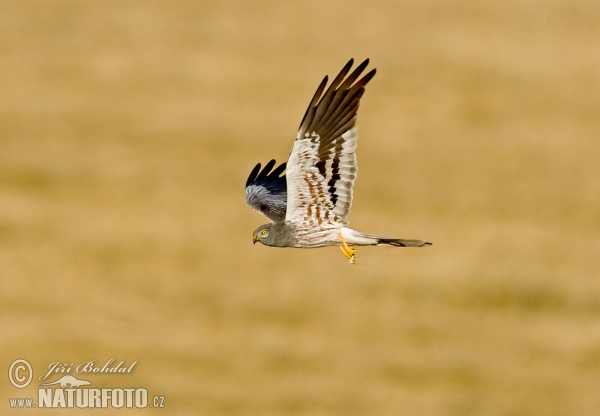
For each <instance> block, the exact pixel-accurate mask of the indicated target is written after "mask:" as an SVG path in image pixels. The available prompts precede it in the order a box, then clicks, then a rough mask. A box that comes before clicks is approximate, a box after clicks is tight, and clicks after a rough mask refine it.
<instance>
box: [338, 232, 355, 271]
mask: <svg viewBox="0 0 600 416" xmlns="http://www.w3.org/2000/svg"><path fill="white" fill-rule="evenodd" d="M338 237H340V240H341V241H342V244H343V246H340V250H342V253H344V256H346V258H347V259H348V261H349V262H350V264H355V262H356V250H354V249H353V248H352V247H350V246H348V244H346V240H344V236H343V235H342V233H341V232H340V233H338Z"/></svg>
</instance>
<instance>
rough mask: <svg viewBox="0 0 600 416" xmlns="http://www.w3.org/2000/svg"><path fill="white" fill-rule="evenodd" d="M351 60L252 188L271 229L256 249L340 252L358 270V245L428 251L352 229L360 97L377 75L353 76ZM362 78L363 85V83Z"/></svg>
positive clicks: (250, 197)
mask: <svg viewBox="0 0 600 416" xmlns="http://www.w3.org/2000/svg"><path fill="white" fill-rule="evenodd" d="M353 63H354V60H353V59H351V60H350V61H349V62H348V63H347V64H346V66H344V68H343V69H342V70H341V72H340V73H339V74H338V76H337V77H336V78H335V79H334V80H333V82H332V83H331V85H329V88H327V91H325V93H323V91H324V90H325V86H326V85H327V80H328V78H327V77H325V79H323V81H322V82H321V84H320V85H319V87H318V88H317V91H316V92H315V95H314V96H313V98H312V100H311V101H310V104H309V105H308V109H307V110H306V113H305V114H304V117H303V118H302V122H301V123H300V129H299V130H298V134H297V135H296V140H295V141H294V146H293V147H292V151H291V152H290V156H289V158H288V161H287V172H286V174H285V175H282V173H283V171H284V170H286V164H285V163H282V164H281V165H279V166H278V167H277V168H275V169H273V168H274V167H275V165H276V163H275V160H271V161H270V162H269V163H267V165H266V166H265V167H264V168H263V169H262V170H261V165H260V163H259V164H257V165H256V166H255V167H254V169H253V170H252V172H251V173H250V176H249V177H248V180H247V181H246V202H247V203H248V205H250V206H251V207H252V208H254V209H255V210H257V211H259V212H261V213H262V214H264V215H265V216H266V217H267V218H269V219H270V220H271V221H272V222H271V223H269V224H265V225H261V226H260V227H258V228H257V229H256V231H254V235H253V240H254V243H255V244H256V242H260V243H262V244H265V245H267V246H273V247H300V248H315V247H324V246H339V247H340V249H341V250H342V253H343V254H344V255H345V256H346V258H347V259H348V260H349V261H350V263H352V264H354V263H355V259H356V250H355V249H353V248H352V247H351V246H373V245H387V246H395V247H423V246H427V245H431V243H427V242H425V241H421V240H402V239H399V238H390V237H382V236H379V235H374V234H367V233H362V232H359V231H355V230H352V229H350V228H348V224H349V221H348V215H349V214H350V207H351V205H352V186H353V185H354V180H355V179H356V170H357V167H356V155H355V150H356V142H357V140H358V132H357V130H358V126H357V125H356V119H357V113H358V106H359V103H360V98H361V97H362V96H363V94H364V92H365V86H366V85H367V83H368V82H369V81H370V80H371V79H372V78H373V76H375V71H376V70H375V69H373V70H371V71H370V72H368V73H367V74H366V75H364V76H363V77H362V78H360V79H358V78H359V77H360V75H361V74H362V72H363V71H364V70H365V68H366V67H367V65H368V64H369V60H368V59H367V60H365V61H364V62H363V63H362V64H360V65H359V66H358V67H357V68H356V69H355V70H354V71H353V72H352V73H351V74H350V75H348V73H349V72H350V68H352V65H353ZM357 79H358V81H357Z"/></svg>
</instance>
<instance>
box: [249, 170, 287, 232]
mask: <svg viewBox="0 0 600 416" xmlns="http://www.w3.org/2000/svg"><path fill="white" fill-rule="evenodd" d="M274 166H275V160H271V161H270V162H269V163H267V164H266V165H265V167H264V168H263V170H262V171H261V170H260V168H261V166H260V163H258V164H257V165H256V166H255V167H254V169H252V172H250V176H248V180H247V181H246V203H247V204H248V205H250V207H252V208H253V209H255V210H257V211H259V212H260V213H261V214H263V215H265V216H266V217H267V218H269V219H270V220H271V221H282V220H284V219H285V212H286V207H287V185H286V179H285V175H283V176H279V175H281V174H282V173H283V171H284V170H285V163H282V164H281V165H279V166H278V167H276V168H275V169H273V167H274ZM271 169H273V171H271Z"/></svg>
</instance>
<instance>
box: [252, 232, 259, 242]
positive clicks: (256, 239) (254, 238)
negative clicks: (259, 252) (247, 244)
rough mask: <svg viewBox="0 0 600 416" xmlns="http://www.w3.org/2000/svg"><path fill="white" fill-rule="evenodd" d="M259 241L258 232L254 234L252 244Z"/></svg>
mask: <svg viewBox="0 0 600 416" xmlns="http://www.w3.org/2000/svg"><path fill="white" fill-rule="evenodd" d="M257 241H258V236H257V235H256V234H252V244H256V242H257Z"/></svg>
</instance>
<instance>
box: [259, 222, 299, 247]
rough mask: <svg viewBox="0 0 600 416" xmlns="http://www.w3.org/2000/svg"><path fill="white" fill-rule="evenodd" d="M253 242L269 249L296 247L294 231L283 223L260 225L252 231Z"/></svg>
mask: <svg viewBox="0 0 600 416" xmlns="http://www.w3.org/2000/svg"><path fill="white" fill-rule="evenodd" d="M265 232H266V234H265ZM253 240H254V243H255V244H256V243H257V242H258V243H262V244H264V245H266V246H271V247H294V246H295V245H296V238H295V237H294V230H293V229H292V227H291V226H290V225H288V224H286V223H285V222H283V221H281V222H273V223H269V224H265V225H261V226H260V227H258V228H257V229H256V231H254V235H253Z"/></svg>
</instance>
